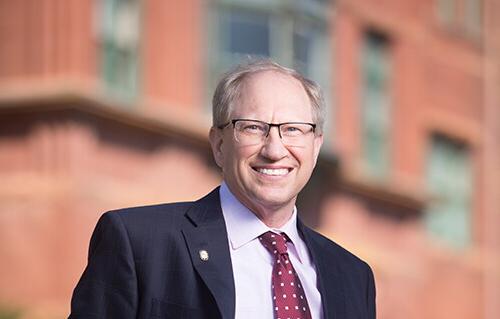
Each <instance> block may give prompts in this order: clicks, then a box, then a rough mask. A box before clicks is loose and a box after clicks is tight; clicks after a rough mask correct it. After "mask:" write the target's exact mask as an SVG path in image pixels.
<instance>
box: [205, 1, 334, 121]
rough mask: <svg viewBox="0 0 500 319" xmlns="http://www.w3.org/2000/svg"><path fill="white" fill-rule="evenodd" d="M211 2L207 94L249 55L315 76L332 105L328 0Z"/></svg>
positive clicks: (313, 77)
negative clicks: (269, 59) (268, 58)
mask: <svg viewBox="0 0 500 319" xmlns="http://www.w3.org/2000/svg"><path fill="white" fill-rule="evenodd" d="M212 3H213V5H212V6H211V10H210V13H209V14H210V16H209V21H210V27H209V28H208V29H209V32H211V33H210V34H209V36H208V39H209V41H208V42H207V47H209V48H210V52H209V59H210V61H209V62H208V63H207V65H208V67H209V69H208V79H209V87H208V90H207V93H208V92H210V93H211V92H213V89H214V86H215V85H216V82H217V80H218V79H219V78H220V75H221V73H222V72H225V71H227V70H228V69H229V68H230V67H231V66H233V65H235V64H237V63H240V62H241V61H243V60H244V59H246V58H248V57H252V56H261V57H270V58H272V59H273V60H276V61H277V62H279V63H281V64H282V65H285V66H289V67H293V68H295V69H297V70H299V71H300V72H302V73H304V74H305V75H307V76H308V77H311V78H312V79H314V80H315V81H317V82H318V83H319V84H320V85H321V87H322V88H323V90H324V92H325V99H326V100H327V101H330V98H329V88H330V63H329V62H330V61H331V60H332V57H331V49H330V35H329V33H328V30H329V28H328V22H329V21H328V9H329V3H330V1H327V0H301V1H298V0H297V1H295V0H266V1H263V0H256V1H245V0H213V2H212ZM207 100H209V98H208V97H207ZM329 123H331V122H330V121H327V123H326V125H325V126H326V127H325V130H328V125H329Z"/></svg>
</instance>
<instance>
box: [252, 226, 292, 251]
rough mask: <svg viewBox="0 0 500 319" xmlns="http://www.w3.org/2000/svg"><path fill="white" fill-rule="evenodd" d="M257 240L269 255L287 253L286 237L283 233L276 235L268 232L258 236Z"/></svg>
mask: <svg viewBox="0 0 500 319" xmlns="http://www.w3.org/2000/svg"><path fill="white" fill-rule="evenodd" d="M259 240H260V242H261V243H262V245H263V246H264V247H265V248H266V249H267V250H268V251H269V252H270V253H271V254H286V253H287V248H286V242H287V241H288V237H287V236H286V234H285V233H281V234H276V233H273V232H271V231H268V232H265V233H264V234H262V235H260V237H259Z"/></svg>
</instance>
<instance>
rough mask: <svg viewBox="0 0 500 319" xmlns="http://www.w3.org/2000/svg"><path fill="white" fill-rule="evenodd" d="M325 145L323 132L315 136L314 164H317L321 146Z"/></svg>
mask: <svg viewBox="0 0 500 319" xmlns="http://www.w3.org/2000/svg"><path fill="white" fill-rule="evenodd" d="M322 145H323V134H321V135H318V136H315V137H314V145H313V147H314V150H313V152H314V166H316V162H317V161H318V156H319V151H320V150H321V146H322Z"/></svg>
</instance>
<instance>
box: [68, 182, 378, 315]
mask: <svg viewBox="0 0 500 319" xmlns="http://www.w3.org/2000/svg"><path fill="white" fill-rule="evenodd" d="M298 227H299V231H300V232H301V234H302V236H303V238H304V241H305V242H306V244H307V246H308V248H309V250H310V252H311V255H312V258H313V260H314V263H315V265H316V268H317V272H318V287H319V290H320V292H321V296H322V303H323V313H324V317H325V318H335V319H351V318H352V319H374V318H375V285H374V280H373V274H372V271H371V269H370V267H369V266H368V265H367V264H366V263H365V262H363V261H361V260H360V259H358V258H357V257H355V256H354V255H352V254H351V253H349V252H348V251H346V250H345V249H343V248H341V247H340V246H338V245H337V244H335V243H334V242H332V241H330V240H329V239H327V238H325V237H323V236H321V235H320V234H318V233H316V232H314V231H313V230H311V229H310V228H308V227H306V226H305V225H303V224H302V223H301V222H300V221H299V222H298ZM200 250H206V251H207V252H208V255H209V258H208V260H206V261H203V260H202V259H201V258H200V253H199V252H200ZM235 298H236V297H235V288H234V280H233V272H232V266H231V257H230V253H229V244H228V238H227V232H226V226H225V223H224V219H223V215H222V210H221V206H220V199H219V191H218V189H215V190H214V191H212V192H211V193H210V194H208V195H207V196H205V197H204V198H202V199H200V200H198V201H196V202H185V203H173V204H164V205H156V206H147V207H136V208H128V209H122V210H116V211H111V212H108V213H105V214H104V215H103V216H102V217H101V218H100V220H99V222H98V223H97V226H96V228H95V230H94V233H93V235H92V239H91V242H90V248H89V257H88V265H87V267H86V269H85V271H84V273H83V275H82V277H81V279H80V281H79V282H78V285H77V286H76V288H75V290H74V293H73V298H72V301H71V314H70V316H69V318H71V319H77V318H103V319H104V318H106V319H115V318H116V319H129V318H130V319H132V318H173V319H182V318H186V319H187V318H189V319H195V318H200V319H201V318H207V319H208V318H210V319H213V318H224V319H230V318H234V313H235Z"/></svg>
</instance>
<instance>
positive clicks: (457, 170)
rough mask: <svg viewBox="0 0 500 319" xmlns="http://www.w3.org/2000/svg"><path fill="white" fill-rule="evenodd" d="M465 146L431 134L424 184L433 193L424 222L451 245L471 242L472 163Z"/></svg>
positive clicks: (433, 232)
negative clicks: (425, 182)
mask: <svg viewBox="0 0 500 319" xmlns="http://www.w3.org/2000/svg"><path fill="white" fill-rule="evenodd" d="M469 153H470V152H469V150H468V148H467V146H466V145H465V144H463V143H460V142H456V141H453V140H451V139H449V138H447V137H444V136H442V135H435V136H433V137H432V140H431V145H430V150H429V153H428V158H427V186H428V189H429V190H430V191H431V194H432V195H433V200H432V201H431V204H430V205H429V207H428V209H427V212H426V215H425V222H426V227H427V229H428V231H429V233H430V234H431V235H432V236H434V237H436V238H439V239H441V240H442V241H443V242H445V243H448V244H449V245H450V246H451V247H455V248H464V247H466V246H467V245H468V244H469V243H470V241H471V208H472V182H473V181H472V165H471V159H470V154H469Z"/></svg>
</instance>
